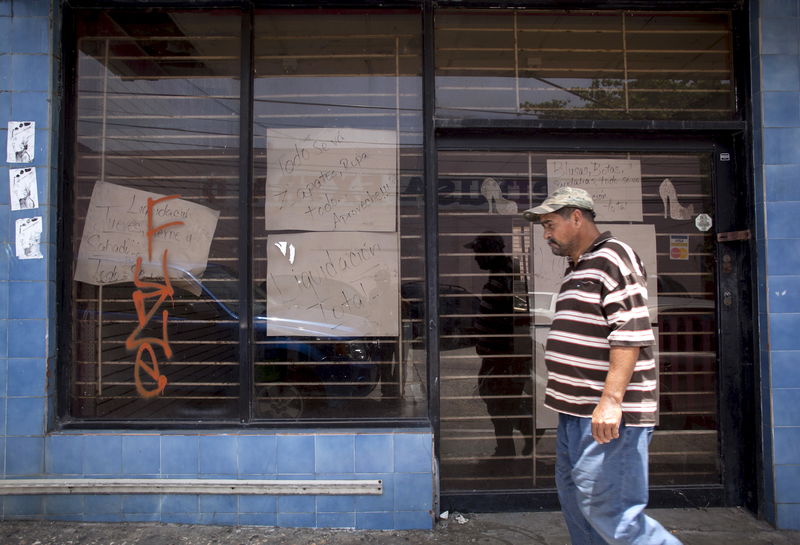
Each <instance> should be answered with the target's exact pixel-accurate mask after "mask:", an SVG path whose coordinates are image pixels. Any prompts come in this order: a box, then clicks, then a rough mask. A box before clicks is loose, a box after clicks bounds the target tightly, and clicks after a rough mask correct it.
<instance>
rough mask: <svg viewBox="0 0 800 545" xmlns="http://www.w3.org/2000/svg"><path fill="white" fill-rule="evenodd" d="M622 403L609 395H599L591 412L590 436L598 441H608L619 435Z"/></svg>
mask: <svg viewBox="0 0 800 545" xmlns="http://www.w3.org/2000/svg"><path fill="white" fill-rule="evenodd" d="M620 422H622V405H621V404H620V403H619V402H617V401H615V400H613V399H612V398H610V397H609V396H605V395H604V396H602V397H600V403H598V404H597V407H595V408H594V412H592V437H594V440H595V441H597V442H598V443H609V442H611V441H612V440H614V439H617V438H618V437H619V425H620Z"/></svg>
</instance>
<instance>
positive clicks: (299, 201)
mask: <svg viewBox="0 0 800 545" xmlns="http://www.w3.org/2000/svg"><path fill="white" fill-rule="evenodd" d="M396 209H397V133H395V132H394V131H384V130H368V129H267V184H266V206H265V215H266V220H265V225H266V229H267V230H268V231H282V230H294V229H297V230H303V231H394V230H395V222H396V217H397V211H396Z"/></svg>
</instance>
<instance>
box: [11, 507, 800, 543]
mask: <svg viewBox="0 0 800 545" xmlns="http://www.w3.org/2000/svg"><path fill="white" fill-rule="evenodd" d="M648 513H650V514H651V515H652V516H654V517H655V518H656V519H658V520H659V521H660V522H661V523H662V524H663V525H664V526H665V527H667V528H668V529H669V530H671V531H672V532H673V533H674V534H675V535H676V536H678V537H679V538H680V539H681V540H682V541H683V543H684V545H720V544H726V545H727V544H735V545H799V544H800V532H794V531H779V530H775V529H774V528H772V527H771V526H770V525H769V524H767V523H766V522H763V521H758V520H756V519H755V518H754V517H753V516H752V515H751V514H750V513H748V512H747V511H744V510H741V509H735V508H714V509H653V510H650V511H648ZM463 516H464V517H465V519H466V522H463V523H459V522H458V521H457V520H456V519H457V518H458V517H457V516H456V514H454V513H451V514H450V518H449V519H448V520H446V521H440V522H439V524H438V525H437V526H436V529H434V530H432V531H420V530H407V531H401V530H392V531H373V530H329V529H310V528H275V527H259V526H198V525H193V526H187V525H182V524H161V523H122V524H119V523H113V524H112V523H74V522H47V521H6V522H0V543H2V544H3V545H177V544H180V545H264V544H286V545H351V544H381V545H409V544H413V545H416V544H422V545H425V544H437V545H456V544H458V545H462V544H468V543H480V544H484V545H495V544H496V545H500V544H502V545H516V544H526V545H568V544H569V538H568V536H567V531H566V529H565V527H564V524H563V521H562V519H561V513H560V512H557V511H556V512H539V513H491V514H490V513H480V514H465V515H463Z"/></svg>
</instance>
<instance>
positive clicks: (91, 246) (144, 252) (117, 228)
mask: <svg viewBox="0 0 800 545" xmlns="http://www.w3.org/2000/svg"><path fill="white" fill-rule="evenodd" d="M148 199H149V200H150V205H148ZM218 219H219V212H218V211H217V210H212V209H210V208H207V207H205V206H202V205H199V204H196V203H193V202H189V201H185V200H183V199H180V198H178V196H166V195H160V194H158V193H150V192H148V191H141V190H139V189H131V188H129V187H123V186H120V185H114V184H109V183H106V182H97V183H95V185H94V190H93V191H92V198H91V200H90V201H89V210H88V211H87V213H86V223H85V225H84V227H83V237H82V238H81V244H80V248H79V249H78V261H77V264H76V268H75V280H78V281H79V282H86V283H88V284H94V285H98V286H99V285H103V284H114V283H119V282H131V281H133V277H134V269H135V266H136V260H137V258H140V257H141V258H142V273H141V277H142V278H163V276H164V274H163V266H164V265H163V262H162V258H163V256H164V252H165V251H166V252H167V258H166V261H167V266H168V269H169V271H170V272H169V276H170V278H176V279H178V278H182V277H183V278H185V277H189V276H195V277H197V276H200V275H201V274H202V273H203V271H204V270H205V268H206V264H207V262H208V252H209V250H210V248H211V241H212V239H213V238H214V231H215V230H216V228H217V220H218ZM167 224H172V225H167ZM149 239H150V240H152V247H151V248H149V247H148V240H149Z"/></svg>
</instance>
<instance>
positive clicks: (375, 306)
mask: <svg viewBox="0 0 800 545" xmlns="http://www.w3.org/2000/svg"><path fill="white" fill-rule="evenodd" d="M398 257H399V246H398V240H397V234H396V233H331V232H309V233H295V234H272V235H269V236H268V237H267V335H268V336H276V335H300V336H312V337H318V336H333V337H383V336H390V337H393V336H397V335H398V332H399V326H398V321H399V320H398V305H399V294H400V287H399V274H398V271H399V265H398V263H399V260H398Z"/></svg>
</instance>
